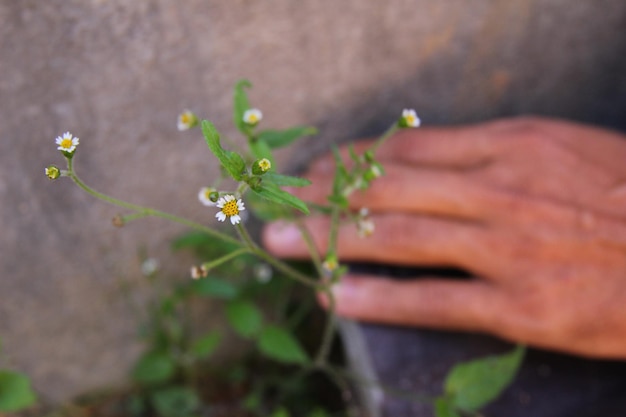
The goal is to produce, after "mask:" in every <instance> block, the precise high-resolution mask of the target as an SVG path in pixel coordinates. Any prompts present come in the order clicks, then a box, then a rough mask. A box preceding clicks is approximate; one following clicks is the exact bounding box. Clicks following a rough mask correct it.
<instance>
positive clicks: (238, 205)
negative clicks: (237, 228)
mask: <svg viewBox="0 0 626 417" xmlns="http://www.w3.org/2000/svg"><path fill="white" fill-rule="evenodd" d="M216 206H217V207H219V208H220V209H221V210H220V211H218V212H217V213H216V214H215V217H217V220H219V221H221V222H223V221H224V220H226V218H227V217H230V222H231V223H232V224H233V225H235V224H238V223H239V222H240V221H241V216H240V215H239V213H241V212H242V211H244V210H245V209H246V208H245V207H244V205H243V201H241V199H240V198H239V199H236V198H235V196H234V195H232V194H228V195H225V196H224V197H220V199H219V200H217V204H216Z"/></svg>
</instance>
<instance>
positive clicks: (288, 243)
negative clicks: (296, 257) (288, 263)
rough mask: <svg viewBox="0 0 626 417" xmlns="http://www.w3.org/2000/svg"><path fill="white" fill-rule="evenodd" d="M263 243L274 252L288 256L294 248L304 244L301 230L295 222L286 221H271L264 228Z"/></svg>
mask: <svg viewBox="0 0 626 417" xmlns="http://www.w3.org/2000/svg"><path fill="white" fill-rule="evenodd" d="M261 239H262V241H263V245H264V246H265V247H266V248H267V249H268V250H269V251H270V252H272V253H274V254H276V255H279V256H288V255H292V254H293V253H294V249H297V248H299V247H300V246H302V243H301V239H300V231H299V230H298V228H297V227H296V226H295V225H294V224H293V223H289V222H285V221H277V222H273V223H269V224H268V225H266V226H265V227H264V228H263V233H262V236H261Z"/></svg>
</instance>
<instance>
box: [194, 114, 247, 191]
mask: <svg viewBox="0 0 626 417" xmlns="http://www.w3.org/2000/svg"><path fill="white" fill-rule="evenodd" d="M201 126H202V133H203V134H204V139H205V140H206V143H207V145H209V149H210V150H211V152H213V155H215V156H216V157H217V159H219V161H220V163H221V164H222V167H224V169H225V170H226V172H228V174H229V175H230V176H231V177H232V178H233V179H234V180H235V181H241V180H242V179H243V175H244V174H245V172H246V163H245V161H244V160H243V158H242V157H241V155H239V154H238V153H236V152H232V151H227V150H225V149H223V148H222V145H221V144H220V135H219V133H218V132H217V129H215V126H213V124H212V123H211V122H209V121H208V120H203V121H202V123H201Z"/></svg>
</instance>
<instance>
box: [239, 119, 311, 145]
mask: <svg viewBox="0 0 626 417" xmlns="http://www.w3.org/2000/svg"><path fill="white" fill-rule="evenodd" d="M242 117H243V114H242ZM316 134H317V129H316V128H314V127H311V126H296V127H292V128H290V129H285V130H264V131H262V132H259V134H258V138H259V140H261V141H263V142H265V143H267V145H268V146H269V147H270V148H282V147H283V146H287V145H289V144H290V143H291V142H293V141H295V140H296V139H299V138H301V137H304V136H312V135H316Z"/></svg>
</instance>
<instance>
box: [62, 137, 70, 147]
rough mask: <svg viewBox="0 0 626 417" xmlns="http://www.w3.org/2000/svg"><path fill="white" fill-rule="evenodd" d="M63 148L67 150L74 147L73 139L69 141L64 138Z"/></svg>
mask: <svg viewBox="0 0 626 417" xmlns="http://www.w3.org/2000/svg"><path fill="white" fill-rule="evenodd" d="M61 147H62V148H66V149H69V148H71V147H72V139H67V138H64V139H63V140H62V141H61Z"/></svg>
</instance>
